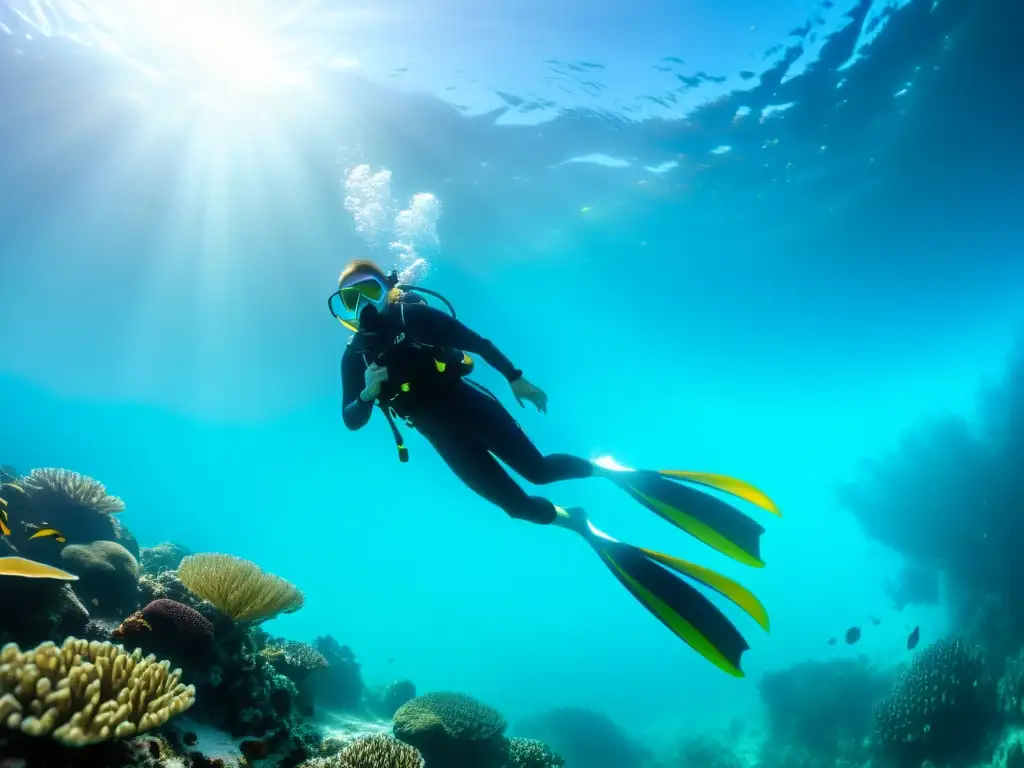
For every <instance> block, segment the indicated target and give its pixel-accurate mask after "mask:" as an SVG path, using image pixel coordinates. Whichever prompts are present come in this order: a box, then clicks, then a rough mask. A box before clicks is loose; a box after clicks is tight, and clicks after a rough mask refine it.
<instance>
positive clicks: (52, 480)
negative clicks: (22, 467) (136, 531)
mask: <svg viewBox="0 0 1024 768" xmlns="http://www.w3.org/2000/svg"><path fill="white" fill-rule="evenodd" d="M23 482H24V484H25V489H26V490H27V491H28V492H29V495H30V496H35V495H37V494H39V493H51V494H54V495H57V496H63V497H64V498H65V499H66V500H68V501H70V502H73V503H75V504H78V505H80V506H83V507H87V508H89V509H92V510H94V511H96V512H106V513H107V514H115V513H117V512H123V511H124V502H123V501H121V499H119V498H118V497H117V496H111V495H110V494H109V493H107V489H106V487H104V485H103V483H101V482H99V481H98V480H93V479H92V478H91V477H87V476H86V475H80V474H78V473H77V472H72V471H71V470H70V469H52V468H47V469H33V470H32V471H31V472H29V474H28V477H26V478H24V480H23Z"/></svg>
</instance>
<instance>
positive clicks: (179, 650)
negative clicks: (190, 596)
mask: <svg viewBox="0 0 1024 768" xmlns="http://www.w3.org/2000/svg"><path fill="white" fill-rule="evenodd" d="M113 636H114V637H115V638H128V639H129V640H130V641H131V642H133V643H134V642H137V643H141V644H142V645H145V646H146V648H147V650H149V649H154V650H156V649H160V650H165V651H166V652H169V653H175V654H181V655H182V656H184V657H192V656H195V655H197V654H199V653H201V652H203V651H205V650H207V649H209V647H210V643H212V642H213V624H212V623H211V622H210V620H209V619H207V618H206V617H205V616H203V614H201V613H200V612H199V611H197V610H195V609H194V608H190V607H189V606H187V605H184V604H182V603H179V602H177V601H176V600H167V599H166V598H163V599H159V600H154V601H153V602H151V603H149V604H148V605H146V607H145V608H143V609H142V610H141V611H136V612H135V613H133V614H132V615H131V616H129V617H128V618H127V619H125V620H124V621H123V622H121V625H120V626H119V627H118V628H117V629H115V630H114V632H113Z"/></svg>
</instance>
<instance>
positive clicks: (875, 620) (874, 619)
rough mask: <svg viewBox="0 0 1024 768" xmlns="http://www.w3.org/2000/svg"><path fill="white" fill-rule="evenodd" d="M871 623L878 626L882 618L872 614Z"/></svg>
mask: <svg viewBox="0 0 1024 768" xmlns="http://www.w3.org/2000/svg"><path fill="white" fill-rule="evenodd" d="M871 623H872V624H874V625H875V626H876V627H877V626H878V625H879V624H881V623H882V620H881V619H879V618H878V617H877V616H872V617H871Z"/></svg>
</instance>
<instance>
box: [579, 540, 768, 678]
mask: <svg viewBox="0 0 1024 768" xmlns="http://www.w3.org/2000/svg"><path fill="white" fill-rule="evenodd" d="M591 544H592V546H593V547H594V549H595V551H597V553H598V555H600V557H601V560H602V561H603V562H604V564H605V565H606V566H607V567H608V569H609V570H610V571H611V572H612V574H613V575H614V576H615V577H616V578H617V579H618V580H619V582H620V583H621V584H622V585H623V586H624V587H625V588H626V589H627V590H629V592H630V593H631V594H632V595H633V596H634V597H635V598H636V599H637V600H638V601H639V602H640V603H641V604H642V605H643V606H644V607H645V608H647V610H648V611H650V612H651V613H652V614H653V615H654V616H655V617H656V618H657V619H658V620H659V621H661V623H662V624H664V625H665V626H666V627H668V628H669V629H670V630H671V631H672V633H673V634H675V635H676V637H678V638H679V639H681V640H682V641H683V642H685V643H686V644H687V645H689V646H690V647H691V648H693V649H694V650H695V651H696V652H697V653H699V654H700V655H701V656H703V657H704V658H705V659H707V660H708V661H710V662H711V663H712V664H714V665H715V666H716V667H718V668H719V669H721V670H723V671H724V672H726V673H728V674H730V675H732V676H733V677H744V676H745V673H744V672H743V670H742V669H741V666H740V665H741V661H742V656H743V653H744V652H745V651H747V650H749V648H750V646H749V645H748V644H747V641H746V640H745V639H744V638H743V635H741V634H740V632H739V630H738V629H736V627H735V626H734V625H733V624H732V622H731V621H729V619H728V618H726V616H725V614H723V613H722V612H721V611H720V610H719V609H718V608H717V607H715V605H714V604H713V603H712V602H711V601H710V600H708V598H706V597H705V596H704V595H702V594H701V593H700V592H699V591H698V590H697V589H696V588H695V587H692V586H690V585H689V584H687V583H686V582H685V581H684V580H683V579H682V578H680V577H679V576H676V575H675V574H674V573H672V571H670V570H668V569H666V568H663V567H662V566H661V565H659V564H658V562H657V558H653V557H652V556H651V555H649V554H648V551H645V550H643V549H640V548H639V547H634V546H631V545H629V544H624V543H622V542H619V541H615V540H614V539H607V538H597V537H594V538H592V539H591ZM722 578H723V579H724V577H722ZM709 581H712V580H711V579H709ZM737 586H738V585H737Z"/></svg>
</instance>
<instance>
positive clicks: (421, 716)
mask: <svg viewBox="0 0 1024 768" xmlns="http://www.w3.org/2000/svg"><path fill="white" fill-rule="evenodd" d="M507 727H508V723H507V722H506V720H505V718H504V716H503V715H502V714H501V713H500V712H498V711H497V710H496V709H494V708H493V707H490V706H488V705H487V704H484V703H483V702H481V701H478V700H477V699H474V698H473V697H472V696H467V695H466V694H463V693H452V692H448V691H441V692H436V693H427V694H424V695H423V696H417V697H416V698H415V699H413V700H412V701H409V702H407V703H406V704H403V705H402V706H401V707H399V708H398V711H397V712H395V721H394V734H395V736H396V737H398V738H399V739H401V740H402V741H404V742H405V743H406V744H411V745H412V746H414V747H416V748H417V749H418V750H419V751H420V752H421V753H422V754H423V757H424V758H425V759H426V761H427V763H428V764H431V765H435V764H436V765H445V764H449V763H450V764H453V765H460V764H463V763H466V764H471V765H479V766H481V767H482V768H483V767H486V766H491V765H500V764H501V763H502V762H503V758H504V753H505V738H504V733H505V729H506V728H507Z"/></svg>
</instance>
